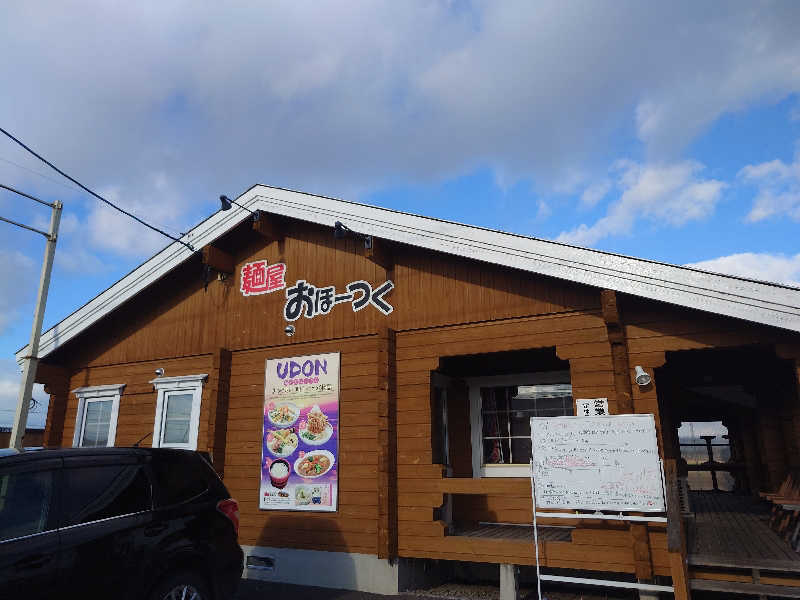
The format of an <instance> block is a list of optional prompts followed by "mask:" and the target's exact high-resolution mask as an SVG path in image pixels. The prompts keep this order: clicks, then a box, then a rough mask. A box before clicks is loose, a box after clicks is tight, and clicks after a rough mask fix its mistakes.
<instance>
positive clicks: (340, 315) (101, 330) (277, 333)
mask: <svg viewBox="0 0 800 600" xmlns="http://www.w3.org/2000/svg"><path fill="white" fill-rule="evenodd" d="M285 227H286V237H285V238H284V239H283V240H281V241H272V242H269V243H265V241H264V239H263V238H261V237H260V236H259V235H257V234H255V233H253V232H250V231H244V232H240V233H239V234H238V235H239V237H240V240H239V241H240V243H239V246H238V248H237V249H236V250H235V253H234V257H235V260H236V270H235V274H234V275H233V276H231V277H228V278H227V279H225V280H224V281H217V280H213V281H210V282H209V285H208V288H207V289H205V287H204V284H203V281H202V266H201V264H200V258H199V257H198V258H197V259H196V260H195V259H192V260H190V261H189V262H188V263H186V264H184V265H183V266H181V267H179V268H177V269H176V270H175V271H173V272H172V273H170V274H168V275H166V276H165V277H164V278H163V279H162V280H161V281H159V282H158V283H156V284H154V285H153V286H152V287H151V288H150V289H148V290H145V291H144V292H142V293H140V294H139V295H138V296H137V297H136V298H134V299H133V300H131V301H130V302H128V303H127V304H126V305H124V306H123V307H121V308H119V309H118V310H117V311H115V312H114V313H113V314H111V315H109V316H108V317H106V318H105V319H103V320H102V321H101V322H100V323H98V324H96V325H95V326H94V327H92V328H91V330H90V331H87V332H86V333H84V334H83V335H81V336H79V338H77V339H76V340H74V341H72V342H70V343H69V344H67V345H66V346H65V347H64V348H62V349H61V350H59V351H57V352H56V353H54V355H53V356H52V357H51V358H49V359H48V360H49V361H51V362H54V363H57V364H64V365H66V366H69V367H70V369H71V370H73V371H74V370H77V369H79V368H83V367H85V366H87V365H88V366H95V365H110V364H124V363H131V362H140V361H147V360H153V359H157V358H171V357H177V356H190V355H197V354H211V353H213V352H215V351H216V350H217V348H227V349H229V350H231V351H236V350H245V349H249V348H258V347H267V346H274V345H281V344H285V343H286V336H285V334H284V333H283V327H284V325H285V322H284V320H283V305H284V303H285V301H286V297H285V295H284V293H283V291H278V292H276V293H270V294H263V295H260V296H249V297H244V296H242V294H241V292H240V291H239V286H240V283H241V282H240V272H241V267H242V265H244V264H245V263H247V262H251V261H254V260H262V259H266V260H268V261H269V262H270V264H272V263H276V262H284V263H286V265H287V268H286V282H287V284H289V285H291V284H293V283H294V282H295V281H296V280H298V279H304V280H306V281H308V282H310V283H312V284H314V285H317V286H324V285H335V286H336V288H337V289H338V290H341V289H343V288H344V287H345V286H346V285H347V284H348V283H350V282H351V281H355V280H359V279H363V280H366V281H368V282H370V283H372V284H373V285H379V284H381V283H383V282H384V281H385V280H386V279H388V278H392V279H393V281H394V282H395V289H394V290H393V291H392V292H391V293H390V294H389V295H387V296H386V299H387V300H388V301H389V302H390V303H391V304H392V305H393V306H394V308H395V310H394V312H393V313H392V314H391V315H389V317H388V318H387V317H385V316H383V315H382V314H381V313H379V312H378V311H377V310H374V309H373V308H372V307H368V308H367V309H365V310H362V311H359V312H358V313H356V312H353V311H352V310H350V307H349V305H347V304H345V305H339V306H337V307H335V308H334V309H333V311H332V312H331V313H330V314H329V315H325V316H319V317H316V318H314V319H305V318H301V319H300V320H298V321H297V322H295V326H296V328H297V332H296V334H295V336H294V338H293V341H294V342H295V343H300V342H307V341H314V340H329V339H339V338H343V337H350V336H354V335H368V334H374V333H376V332H377V331H378V329H379V327H389V328H391V329H394V330H396V331H397V330H407V329H413V328H419V327H431V326H435V325H449V324H452V323H466V322H471V321H486V320H493V319H502V318H508V317H513V316H525V315H538V314H548V313H556V312H564V311H574V310H580V309H585V308H592V309H594V308H596V307H597V303H598V300H597V297H596V296H597V293H596V291H595V290H593V289H591V288H588V287H585V286H580V285H577V284H572V283H567V282H563V281H558V280H555V279H551V278H548V277H541V276H533V275H530V274H526V273H522V272H520V271H515V270H513V269H508V268H503V267H497V266H492V265H485V264H482V263H478V262H475V261H468V260H466V259H461V258H455V257H451V256H445V255H434V254H432V253H430V252H424V251H422V250H419V249H415V248H411V247H404V246H398V247H395V248H394V269H393V271H390V272H389V273H388V274H387V271H386V270H385V269H384V268H383V267H380V266H378V265H377V264H375V263H374V262H372V261H371V260H369V259H368V258H366V257H365V256H364V250H363V248H359V246H358V244H357V242H356V241H355V240H353V239H344V240H336V239H334V237H333V234H332V230H331V229H329V228H323V227H318V226H313V225H309V224H303V223H298V222H294V224H293V223H292V222H290V221H287V223H286V225H285Z"/></svg>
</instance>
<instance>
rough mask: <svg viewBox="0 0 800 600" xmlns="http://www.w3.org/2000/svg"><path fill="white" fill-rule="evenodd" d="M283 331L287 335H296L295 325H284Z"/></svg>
mask: <svg viewBox="0 0 800 600" xmlns="http://www.w3.org/2000/svg"><path fill="white" fill-rule="evenodd" d="M283 333H285V334H286V336H287V337H292V336H293V335H294V325H287V326H286V327H284V328H283Z"/></svg>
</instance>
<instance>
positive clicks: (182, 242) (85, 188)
mask: <svg viewBox="0 0 800 600" xmlns="http://www.w3.org/2000/svg"><path fill="white" fill-rule="evenodd" d="M0 133H2V134H3V135H5V136H6V137H7V138H9V139H10V140H12V141H13V142H15V143H16V144H18V145H19V146H21V147H22V148H24V149H25V150H26V151H28V152H29V153H31V154H32V155H33V156H35V157H36V158H38V159H39V160H40V161H42V162H43V163H44V164H46V165H47V166H48V167H50V168H51V169H53V170H54V171H55V172H56V173H58V174H59V175H61V176H62V177H66V178H67V179H69V180H70V181H71V182H72V183H74V184H75V185H77V186H78V187H80V188H81V189H82V190H83V191H85V192H86V193H88V194H91V195H92V196H94V197H95V198H97V199H98V200H100V201H101V202H104V203H106V204H107V205H108V206H110V207H111V208H113V209H114V210H117V211H119V212H121V213H122V214H124V215H126V216H128V217H130V218H131V219H133V220H134V221H136V222H137V223H140V224H142V225H144V226H145V227H147V228H148V229H152V230H153V231H155V232H156V233H160V234H161V235H163V236H164V237H168V238H169V239H171V240H173V241H176V242H178V243H179V244H183V245H184V246H186V247H187V248H188V249H189V250H191V251H192V252H196V250H195V249H194V247H193V246H192V245H191V244H189V243H187V242H184V241H183V240H182V239H180V238H176V237H175V236H174V235H170V234H169V233H167V232H166V231H164V230H163V229H159V228H158V227H155V226H153V225H150V223H147V222H146V221H144V220H143V219H140V218H139V217H137V216H136V215H134V214H133V213H130V212H128V211H127V210H125V209H124V208H120V207H119V206H117V205H116V204H114V203H113V202H111V201H110V200H107V199H105V198H103V196H101V195H100V194H98V193H97V192H95V191H93V190H91V189H89V188H88V187H86V186H85V185H83V184H82V183H81V182H80V181H78V180H77V179H75V178H74V177H71V176H69V175H67V174H66V173H65V172H64V171H62V170H61V169H59V168H58V167H57V166H55V165H54V164H53V163H51V162H50V161H49V160H47V159H46V158H44V157H43V156H42V155H41V154H39V153H37V152H36V151H35V150H33V149H32V148H31V147H29V146H27V145H26V144H25V143H24V142H23V141H22V140H20V139H18V138H16V137H14V136H13V135H12V134H11V133H9V132H8V131H6V130H5V129H3V128H2V127H0Z"/></svg>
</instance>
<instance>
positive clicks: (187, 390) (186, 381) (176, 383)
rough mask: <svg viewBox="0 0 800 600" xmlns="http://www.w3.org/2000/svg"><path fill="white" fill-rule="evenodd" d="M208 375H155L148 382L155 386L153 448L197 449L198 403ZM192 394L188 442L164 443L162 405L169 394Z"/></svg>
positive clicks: (200, 401)
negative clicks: (156, 393) (155, 376)
mask: <svg viewBox="0 0 800 600" xmlns="http://www.w3.org/2000/svg"><path fill="white" fill-rule="evenodd" d="M206 379H208V375H207V374H205V373H202V374H200V375H178V376H176V377H157V378H156V379H153V380H152V381H151V382H150V383H152V384H153V387H155V388H156V392H158V398H157V399H156V420H155V423H154V424H153V448H183V449H186V450H197V433H198V429H199V427H200V405H201V403H202V401H203V383H204V382H205V381H206ZM173 393H178V394H192V412H191V414H190V416H189V442H188V443H186V444H165V443H164V442H163V440H162V439H161V438H162V433H163V432H162V424H163V422H164V416H165V415H164V407H165V406H166V405H167V402H166V399H167V396H168V395H169V394H173Z"/></svg>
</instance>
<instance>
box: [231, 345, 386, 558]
mask: <svg viewBox="0 0 800 600" xmlns="http://www.w3.org/2000/svg"><path fill="white" fill-rule="evenodd" d="M379 342H380V340H379V338H378V336H364V337H358V338H351V339H346V340H336V341H330V342H325V343H311V344H291V345H290V346H281V347H276V348H269V349H260V350H247V351H241V352H234V353H233V355H232V358H231V381H232V385H231V392H230V397H229V409H228V435H227V451H226V456H225V485H226V486H227V487H228V490H229V491H230V492H231V494H232V495H233V497H234V498H236V499H237V500H238V501H239V511H240V515H241V528H240V530H239V542H240V543H241V544H244V545H260V546H277V547H292V548H309V549H316V550H329V551H336V552H360V553H366V554H377V549H378V525H379V522H378V507H379V504H378V480H379V479H378V449H379V440H378V400H379V390H378V386H377V380H378V375H379V367H378V357H379V353H378V350H379ZM324 352H340V353H341V373H340V380H341V394H340V399H339V418H340V427H339V436H340V437H339V457H338V465H337V468H338V472H339V510H338V512H336V513H333V514H326V513H297V512H291V511H273V510H270V511H262V510H259V508H258V494H259V482H260V474H261V469H260V464H261V440H262V435H263V414H264V412H263V411H264V373H265V363H266V360H267V359H269V358H282V357H284V356H295V355H303V354H318V353H324ZM380 372H383V371H380Z"/></svg>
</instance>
